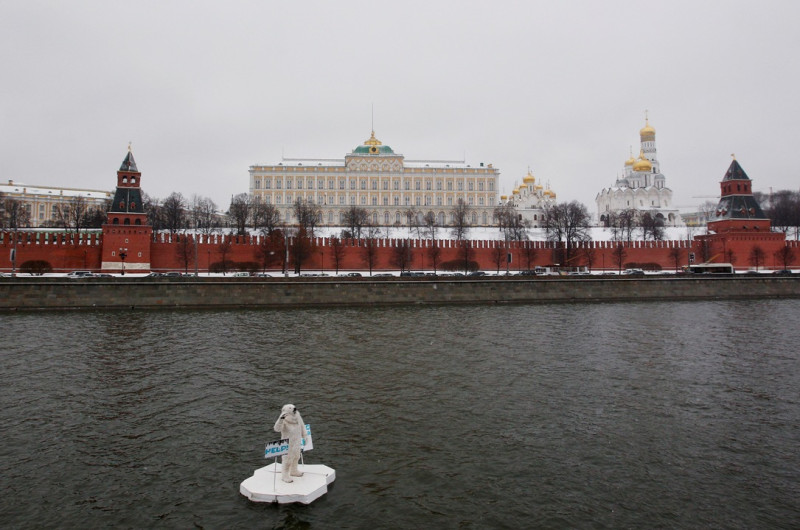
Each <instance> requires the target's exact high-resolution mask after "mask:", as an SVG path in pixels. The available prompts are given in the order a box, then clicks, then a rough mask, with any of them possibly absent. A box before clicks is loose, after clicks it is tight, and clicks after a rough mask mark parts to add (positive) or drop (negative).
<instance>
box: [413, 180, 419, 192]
mask: <svg viewBox="0 0 800 530" xmlns="http://www.w3.org/2000/svg"><path fill="white" fill-rule="evenodd" d="M419 188H420V182H419V181H416V182H415V183H414V189H415V190H417V191H419Z"/></svg>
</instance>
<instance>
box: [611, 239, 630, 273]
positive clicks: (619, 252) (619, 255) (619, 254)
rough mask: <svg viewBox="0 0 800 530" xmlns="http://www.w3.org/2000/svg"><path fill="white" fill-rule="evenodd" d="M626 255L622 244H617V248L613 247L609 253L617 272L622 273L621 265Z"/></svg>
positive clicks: (626, 252)
mask: <svg viewBox="0 0 800 530" xmlns="http://www.w3.org/2000/svg"><path fill="white" fill-rule="evenodd" d="M627 255H628V251H627V250H625V246H624V245H623V244H622V243H617V246H616V247H614V250H613V251H612V252H611V256H612V257H613V258H614V263H616V264H617V269H618V270H619V272H622V265H623V264H624V263H625V257H626V256H627Z"/></svg>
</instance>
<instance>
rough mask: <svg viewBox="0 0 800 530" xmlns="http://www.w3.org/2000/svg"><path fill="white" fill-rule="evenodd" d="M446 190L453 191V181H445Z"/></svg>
mask: <svg viewBox="0 0 800 530" xmlns="http://www.w3.org/2000/svg"><path fill="white" fill-rule="evenodd" d="M447 191H453V182H452V181H447Z"/></svg>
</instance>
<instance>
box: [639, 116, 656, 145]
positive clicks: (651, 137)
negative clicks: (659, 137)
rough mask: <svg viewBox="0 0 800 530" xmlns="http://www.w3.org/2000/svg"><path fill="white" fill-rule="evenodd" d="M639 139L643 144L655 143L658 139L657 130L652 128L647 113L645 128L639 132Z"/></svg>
mask: <svg viewBox="0 0 800 530" xmlns="http://www.w3.org/2000/svg"><path fill="white" fill-rule="evenodd" d="M639 137H640V138H641V139H642V141H643V142H653V141H655V139H656V130H655V129H653V127H652V126H650V120H649V119H648V117H647V111H645V113H644V127H643V128H642V129H641V130H640V131H639Z"/></svg>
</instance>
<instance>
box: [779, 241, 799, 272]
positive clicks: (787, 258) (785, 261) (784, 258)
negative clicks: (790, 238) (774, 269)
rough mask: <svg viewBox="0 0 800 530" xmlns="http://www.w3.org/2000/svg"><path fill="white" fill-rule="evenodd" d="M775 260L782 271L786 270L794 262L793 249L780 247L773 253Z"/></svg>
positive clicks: (786, 246)
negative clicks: (781, 266) (779, 264)
mask: <svg viewBox="0 0 800 530" xmlns="http://www.w3.org/2000/svg"><path fill="white" fill-rule="evenodd" d="M775 259H777V260H778V261H779V262H781V264H782V265H783V268H784V269H788V268H789V266H791V265H792V263H794V260H795V256H794V249H793V248H792V247H790V246H789V245H784V246H782V247H781V248H780V249H778V251H777V252H775Z"/></svg>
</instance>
